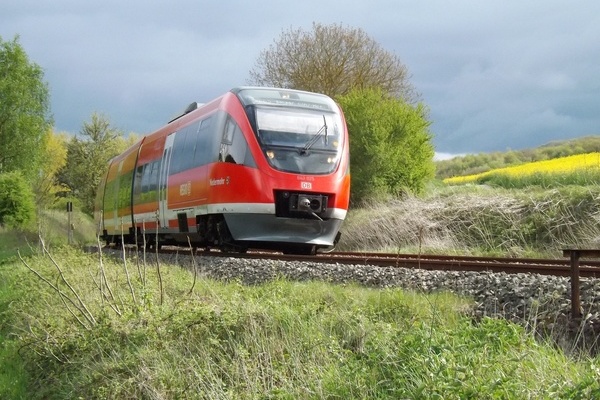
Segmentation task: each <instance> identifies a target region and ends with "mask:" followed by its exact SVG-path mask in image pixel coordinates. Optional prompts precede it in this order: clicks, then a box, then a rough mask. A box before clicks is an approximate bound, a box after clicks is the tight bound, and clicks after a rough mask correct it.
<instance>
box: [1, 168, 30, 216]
mask: <svg viewBox="0 0 600 400" xmlns="http://www.w3.org/2000/svg"><path fill="white" fill-rule="evenodd" d="M33 199H34V197H33V191H32V190H31V187H30V186H29V185H28V184H27V181H26V180H25V178H24V177H23V175H21V173H20V172H8V173H5V174H0V225H5V226H7V227H12V228H18V227H21V226H23V225H25V224H27V223H28V222H30V221H32V220H33V219H34V217H35V203H34V200H33Z"/></svg>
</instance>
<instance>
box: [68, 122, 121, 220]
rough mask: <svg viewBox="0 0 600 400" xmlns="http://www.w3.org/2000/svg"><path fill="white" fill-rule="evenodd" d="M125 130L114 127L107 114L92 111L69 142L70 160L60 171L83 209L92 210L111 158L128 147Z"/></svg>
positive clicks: (87, 211) (89, 212) (89, 211)
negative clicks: (77, 134)
mask: <svg viewBox="0 0 600 400" xmlns="http://www.w3.org/2000/svg"><path fill="white" fill-rule="evenodd" d="M125 146H126V142H125V141H124V140H123V138H122V132H121V131H119V130H117V129H116V128H113V127H112V126H111V124H110V121H109V120H108V118H107V117H105V116H103V115H99V114H96V113H94V114H92V117H91V121H89V122H85V123H84V124H83V128H82V130H81V132H80V135H79V136H76V137H73V138H72V139H71V141H70V142H69V144H68V146H67V163H66V166H65V167H64V168H63V169H62V172H61V173H60V181H61V183H62V184H64V185H66V186H67V187H68V188H69V189H70V192H71V193H72V194H73V196H74V197H76V198H77V199H79V201H81V204H82V208H83V211H84V212H86V213H88V214H91V213H92V212H93V210H94V199H95V198H96V190H97V188H98V185H99V183H100V180H101V179H102V177H103V176H104V175H105V173H106V171H107V168H108V162H109V160H110V159H111V158H113V157H114V156H116V155H118V154H119V153H120V152H121V151H123V150H125Z"/></svg>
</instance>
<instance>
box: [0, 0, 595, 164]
mask: <svg viewBox="0 0 600 400" xmlns="http://www.w3.org/2000/svg"><path fill="white" fill-rule="evenodd" d="M313 22H318V23H322V24H342V25H343V26H347V27H352V28H361V29H362V30H364V31H365V32H366V33H367V34H368V35H369V36H370V37H371V38H372V39H373V40H375V41H376V42H377V43H379V45H380V46H381V47H382V48H383V49H384V50H386V51H389V52H391V53H394V54H395V55H397V56H398V57H399V58H400V60H401V61H402V62H403V63H404V65H405V66H406V67H407V68H408V70H409V72H410V75H411V77H410V82H411V83H412V84H413V85H414V86H415V88H416V90H417V91H418V92H419V93H420V95H421V101H422V102H423V103H424V104H425V105H426V106H427V107H428V109H429V120H430V121H431V126H430V130H431V133H432V137H433V139H432V141H433V144H434V147H435V150H436V153H437V154H438V158H445V157H448V156H449V155H456V154H466V153H480V152H491V151H507V150H519V149H524V148H531V147H537V146H540V145H543V144H546V143H549V142H551V141H556V140H566V139H570V138H577V137H582V136H587V135H597V134H600V2H598V1H597V0H582V1H571V2H567V1H564V0H528V1H516V0H512V1H511V0H509V1H506V0H486V1H481V0H478V1H477V0H473V1H466V0H455V1H452V2H450V1H447V0H427V1H415V0H412V1H406V0H381V1H378V0H354V1H347V0H329V1H328V0H320V1H317V0H303V1H300V2H297V1H282V0H279V1H275V0H264V1H260V0H258V1H246V0H236V1H233V0H220V1H216V0H213V1H203V0H195V1H194V0H182V1H169V2H167V1H152V0H145V1H140V0H127V1H123V0H118V1H117V0H102V1H93V0H87V1H85V0H84V1H82V0H37V1H32V0H1V2H0V37H1V38H2V40H3V41H9V40H13V39H14V37H15V36H16V35H18V36H19V43H20V44H21V46H22V47H23V48H24V50H25V52H26V53H27V54H28V56H29V59H30V61H32V62H34V63H36V64H38V65H39V66H40V67H41V68H42V69H43V70H44V80H45V81H46V82H47V83H48V86H49V88H50V95H51V99H50V100H51V110H52V114H53V119H54V126H55V130H56V131H66V132H70V133H73V134H76V133H77V132H79V131H80V130H81V127H82V125H83V123H84V122H88V121H90V120H91V115H92V114H93V113H100V114H103V115H105V116H106V117H108V119H109V120H110V122H111V123H112V126H113V127H115V128H117V129H120V130H122V131H123V132H124V133H126V134H128V133H130V132H133V133H136V134H139V135H143V134H146V133H150V132H152V131H154V130H156V129H158V128H160V127H161V126H163V125H164V124H165V123H166V122H167V121H168V120H169V119H171V117H173V116H174V115H176V114H177V113H178V112H180V111H181V110H183V109H184V108H185V107H186V106H187V105H188V104H189V103H191V102H193V101H198V102H200V103H204V102H208V101H209V100H211V99H213V98H215V97H218V96H220V95H221V94H223V93H225V92H227V91H228V90H230V89H231V88H234V87H237V86H243V85H246V84H248V83H249V79H250V70H251V69H252V68H253V67H254V66H255V64H256V61H257V60H258V58H259V56H260V53H261V52H262V51H264V50H266V49H268V48H269V46H270V45H272V44H274V43H275V41H276V40H277V39H279V38H280V36H281V35H282V33H284V32H286V31H288V30H289V29H292V28H293V29H297V28H302V29H304V30H306V31H310V30H311V29H312V24H313Z"/></svg>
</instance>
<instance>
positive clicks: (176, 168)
mask: <svg viewBox="0 0 600 400" xmlns="http://www.w3.org/2000/svg"><path fill="white" fill-rule="evenodd" d="M187 132H188V131H187V130H185V129H184V130H181V131H179V132H177V133H176V134H175V140H174V141H173V155H172V156H171V165H170V167H169V175H173V174H176V173H178V172H181V171H183V170H184V167H185V165H184V162H185V160H184V158H183V157H182V155H183V153H184V152H185V142H186V136H187Z"/></svg>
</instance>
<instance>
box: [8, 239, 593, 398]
mask: <svg viewBox="0 0 600 400" xmlns="http://www.w3.org/2000/svg"><path fill="white" fill-rule="evenodd" d="M53 260H55V261H56V260H60V263H59V265H57V264H56V262H55V261H53ZM25 261H26V262H27V264H28V265H29V266H30V267H31V268H33V269H35V271H36V272H37V273H39V274H40V276H43V277H46V278H47V279H48V282H50V283H52V284H55V285H57V286H58V288H59V289H60V290H61V291H63V293H66V294H67V296H68V297H70V298H73V293H77V294H78V295H79V296H80V301H81V303H79V304H83V305H85V307H86V309H87V310H88V312H89V315H91V316H93V321H94V322H89V321H88V322H87V323H84V324H81V323H78V322H77V320H76V316H79V317H81V314H82V313H83V312H80V311H77V310H78V309H79V308H77V307H75V306H73V305H70V303H69V302H68V301H65V300H66V297H65V296H59V295H58V294H57V291H56V289H53V288H52V287H51V285H50V284H48V283H45V282H43V281H42V280H40V279H38V277H36V276H35V275H34V274H33V273H31V272H30V271H27V269H26V268H25V267H24V266H23V265H18V264H16V263H14V264H5V265H4V266H2V267H0V278H1V281H2V282H5V284H7V285H8V286H9V287H10V293H11V298H12V301H11V304H10V306H7V305H6V304H3V307H4V308H3V310H4V311H3V313H2V314H0V318H1V321H2V326H3V327H4V328H5V329H6V330H7V331H8V332H10V335H12V337H13V338H14V340H16V341H17V342H18V343H19V347H20V352H19V353H20V355H21V356H22V357H23V359H24V362H25V364H24V365H25V367H26V370H27V372H28V373H29V374H30V375H29V377H30V380H29V388H28V393H27V395H28V397H31V398H44V399H46V398H49V399H52V398H120V399H128V398H132V399H133V398H135V399H137V398H207V399H209V398H210V399H219V398H248V399H255V398H256V399H258V398H261V399H262V398H289V399H296V398H315V399H316V398H344V399H345V398H360V399H363V398H449V399H462V398H555V397H557V398H565V397H572V398H577V397H578V396H579V397H578V398H587V397H590V396H595V395H600V387H599V386H598V382H597V381H598V378H599V377H600V376H599V375H598V369H597V367H598V361H597V360H582V361H573V360H569V359H567V358H566V357H565V356H564V355H562V354H561V353H560V352H559V351H558V350H555V349H553V348H551V347H546V346H543V345H540V344H538V343H537V342H535V341H534V340H533V339H532V337H531V336H529V335H528V334H526V333H525V332H524V331H523V329H522V328H520V327H518V326H516V325H512V324H509V323H506V322H504V321H500V320H493V319H488V318H484V319H483V320H482V321H481V322H479V323H475V324H474V323H473V322H472V321H471V320H470V319H469V318H468V317H466V316H465V315H463V313H462V312H463V310H465V309H466V307H467V306H468V302H467V301H466V300H461V299H459V298H457V297H455V296H453V295H451V294H448V293H437V294H432V295H419V294H416V293H411V292H405V291H401V290H395V289H394V290H392V289H389V290H376V289H367V288H362V287H358V286H354V285H345V286H340V285H331V284H328V283H323V282H302V283H299V282H289V281H286V280H283V279H277V280H275V281H272V282H268V283H266V284H261V285H258V286H245V285H242V284H240V283H238V282H235V281H234V282H219V281H213V280H208V279H205V278H202V277H201V278H200V279H198V280H197V281H196V282H195V284H194V283H193V280H194V278H193V276H192V273H190V272H189V271H187V270H183V269H181V268H178V267H175V266H169V267H167V266H163V267H164V268H162V275H163V276H162V278H163V283H164V288H163V291H164V298H163V301H162V302H161V301H159V299H160V298H162V296H163V293H160V292H161V290H160V289H159V285H158V277H157V273H156V270H155V269H152V268H150V267H151V265H148V267H149V268H148V271H147V272H148V273H147V276H146V281H145V283H144V281H143V280H142V279H141V278H140V277H139V276H137V275H136V274H132V280H131V281H130V282H129V281H128V280H127V278H126V271H125V270H124V269H125V268H126V265H125V264H123V262H122V260H116V259H112V258H110V259H109V258H104V259H103V262H102V264H99V258H98V255H88V254H83V253H81V252H79V251H75V250H72V249H61V250H58V253H57V254H54V255H52V259H51V258H50V256H49V255H45V256H42V255H38V256H33V257H31V258H28V259H27V260H25ZM136 263H137V260H136V259H129V260H128V263H127V265H129V266H130V268H135V265H136ZM190 267H193V265H190ZM200 267H202V266H200ZM59 271H60V272H59ZM102 271H103V272H102ZM103 273H104V274H105V275H106V281H105V283H106V284H107V286H102V285H101V284H100V282H102V278H101V274H103ZM61 282H62V283H61ZM67 283H69V284H70V285H71V288H72V290H71V288H69V287H68V286H67ZM109 286H110V289H111V292H112V294H113V296H110V295H109V294H108V291H107V289H108V287H109ZM102 287H103V288H104V289H103V290H101V288H102ZM192 287H193V290H191V291H190V289H191V288H192ZM131 288H133V290H134V292H135V296H133V295H131ZM2 390H4V392H2ZM4 393H7V392H6V388H1V387H0V394H4Z"/></svg>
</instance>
